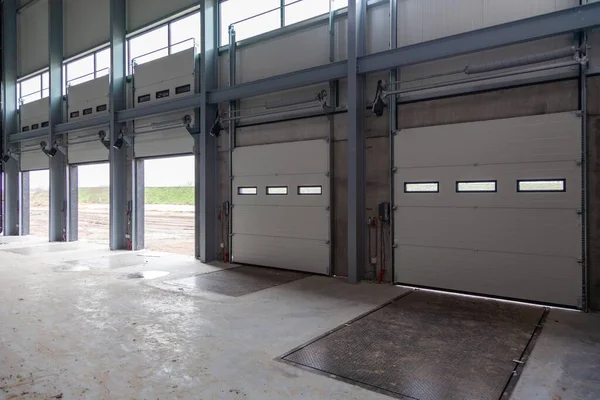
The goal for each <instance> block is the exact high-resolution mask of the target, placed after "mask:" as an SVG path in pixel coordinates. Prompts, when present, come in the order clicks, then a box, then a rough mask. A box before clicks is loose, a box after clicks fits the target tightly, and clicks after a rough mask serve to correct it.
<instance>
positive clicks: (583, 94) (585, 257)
mask: <svg viewBox="0 0 600 400" xmlns="http://www.w3.org/2000/svg"><path fill="white" fill-rule="evenodd" d="M587 3H588V1H587V0H580V1H579V4H580V5H585V4H587ZM587 45H588V35H587V32H585V31H583V32H580V33H579V46H580V49H581V50H580V56H581V58H583V59H585V58H587ZM587 68H588V64H587V62H585V63H582V64H581V66H580V68H579V109H580V110H581V187H582V193H581V203H582V207H581V208H582V213H581V228H582V243H581V244H582V246H581V247H582V257H581V266H582V271H581V273H582V294H581V300H582V301H581V308H582V309H583V310H584V311H586V312H587V311H589V299H588V296H589V291H588V289H589V287H588V285H589V275H588V274H589V265H588V263H589V249H588V235H589V227H588V215H589V208H588V204H589V191H588V187H589V176H588V168H589V161H588V157H589V155H588V109H587Z"/></svg>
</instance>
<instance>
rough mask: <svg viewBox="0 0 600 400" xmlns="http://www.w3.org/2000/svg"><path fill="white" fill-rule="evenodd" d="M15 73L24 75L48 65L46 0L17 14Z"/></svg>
mask: <svg viewBox="0 0 600 400" xmlns="http://www.w3.org/2000/svg"><path fill="white" fill-rule="evenodd" d="M17 42H18V54H17V71H18V72H17V73H18V75H19V76H24V75H27V74H30V73H32V72H35V71H37V70H40V69H42V68H45V67H47V66H48V0H41V1H38V2H36V3H34V4H32V5H31V6H29V7H27V8H25V9H23V10H21V12H20V13H19V14H18V15H17Z"/></svg>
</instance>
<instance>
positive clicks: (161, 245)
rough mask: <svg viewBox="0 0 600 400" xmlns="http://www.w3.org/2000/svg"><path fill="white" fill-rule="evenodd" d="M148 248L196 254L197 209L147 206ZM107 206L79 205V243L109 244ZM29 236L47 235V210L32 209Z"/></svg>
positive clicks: (191, 207)
mask: <svg viewBox="0 0 600 400" xmlns="http://www.w3.org/2000/svg"><path fill="white" fill-rule="evenodd" d="M145 211H146V216H145V217H146V218H145V227H146V231H145V241H146V248H147V249H149V250H154V251H165V252H169V253H177V254H185V255H191V256H193V255H194V206H179V205H162V204H161V205H146V206H145ZM108 215H109V208H108V204H81V205H80V206H79V240H82V241H88V242H93V243H101V244H106V245H108V236H109V223H108ZM30 233H31V234H32V235H35V236H41V237H46V236H48V207H47V206H43V205H35V206H33V205H32V206H31V220H30Z"/></svg>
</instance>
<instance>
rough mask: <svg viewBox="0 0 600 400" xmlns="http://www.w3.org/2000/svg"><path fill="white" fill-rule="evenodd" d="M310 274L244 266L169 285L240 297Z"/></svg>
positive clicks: (171, 282)
mask: <svg viewBox="0 0 600 400" xmlns="http://www.w3.org/2000/svg"><path fill="white" fill-rule="evenodd" d="M307 276H310V274H306V273H303V272H295V271H285V270H280V269H271V268H261V267H249V266H242V267H236V268H229V269H226V270H223V271H217V272H210V273H208V274H202V275H197V276H193V277H191V278H185V279H179V280H176V281H170V282H167V283H170V284H173V285H181V286H187V287H191V288H194V289H199V290H206V291H209V292H214V293H219V294H223V295H225V296H231V297H240V296H244V295H247V294H250V293H254V292H258V291H260V290H264V289H267V288H270V287H273V286H278V285H282V284H284V283H289V282H293V281H296V280H298V279H302V278H306V277H307Z"/></svg>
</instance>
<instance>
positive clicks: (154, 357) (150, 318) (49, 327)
mask: <svg viewBox="0 0 600 400" xmlns="http://www.w3.org/2000/svg"><path fill="white" fill-rule="evenodd" d="M0 243H7V244H0V250H2V249H7V248H11V247H27V246H32V245H41V244H44V242H43V241H41V240H37V239H23V238H0ZM51 246H61V244H52V245H51ZM121 254H122V253H121V252H112V253H111V252H109V251H108V250H105V249H104V248H103V246H96V245H90V244H82V245H81V246H79V247H77V248H75V249H73V248H70V249H69V250H67V251H64V252H51V253H47V254H44V255H39V256H38V255H35V256H25V255H20V254H15V253H10V252H6V251H0V276H1V277H2V287H1V289H0V399H49V398H53V397H55V396H57V397H56V398H60V395H62V398H64V399H233V400H236V399H257V400H266V399H357V400H358V399H361V400H371V399H389V397H387V396H384V395H381V394H377V393H374V392H371V391H368V390H365V389H362V388H359V387H356V386H352V385H349V384H346V383H344V382H341V381H338V380H334V379H330V378H328V377H325V376H321V375H317V374H313V373H311V372H308V371H304V370H302V369H299V368H295V367H293V366H290V365H287V364H284V363H281V362H278V361H276V360H275V358H276V357H277V356H280V355H282V354H283V353H285V352H287V351H289V350H291V349H292V348H294V347H296V346H298V345H300V344H302V343H305V342H307V341H308V340H310V339H312V338H314V337H316V336H318V335H321V334H323V333H325V332H327V331H328V330H330V329H333V328H335V327H336V326H338V325H340V324H342V323H344V322H346V321H348V320H351V319H353V318H355V317H357V316H358V315H360V314H362V313H365V312H367V311H369V310H372V309H373V308H375V307H377V306H379V305H381V304H382V303H384V302H386V301H388V300H391V299H392V298H394V297H396V296H398V295H400V294H402V293H404V291H405V289H402V288H398V287H392V286H388V285H376V284H370V283H363V284H360V285H354V286H353V285H348V284H346V283H345V282H343V281H341V280H338V279H333V278H326V277H316V276H313V277H309V278H306V279H301V280H297V281H294V282H291V283H288V284H284V285H280V286H276V287H272V288H269V289H266V290H263V291H260V292H256V293H253V294H249V295H245V296H242V297H238V298H233V297H226V296H222V295H218V294H214V293H209V292H199V291H196V292H195V291H193V290H190V289H188V288H184V287H179V286H177V285H173V284H172V283H169V282H171V281H174V280H177V279H180V278H184V277H188V276H191V275H194V274H199V273H204V272H209V271H214V270H219V269H222V268H223V267H224V266H219V265H205V264H202V263H200V262H198V261H196V260H194V259H193V258H191V257H186V256H178V255H167V254H165V253H151V252H141V253H134V254H138V256H139V257H140V259H141V260H142V261H141V262H140V264H139V265H129V266H125V267H121V268H102V267H101V265H102V263H101V262H98V261H99V260H100V261H102V258H106V257H109V256H110V257H115V256H116V257H119V256H120V255H121ZM128 254H129V256H128V257H131V253H128ZM75 260H90V265H95V266H97V267H95V268H92V269H91V270H85V271H79V272H61V271H65V270H67V269H66V268H64V267H65V266H66V265H72V264H71V262H72V261H75ZM129 264H131V263H129ZM141 271H165V272H169V275H167V276H163V277H161V278H157V279H154V280H140V279H128V276H129V274H132V273H135V272H141ZM553 321H558V322H553ZM599 332H600V319H599V316H598V315H590V314H587V315H586V314H581V313H575V312H565V311H556V310H554V311H552V312H551V313H550V315H549V318H548V323H547V326H546V327H545V328H544V330H543V331H542V334H541V336H540V338H539V340H538V342H537V344H536V346H535V348H534V351H533V353H532V355H531V357H530V359H529V361H528V363H527V365H526V367H525V370H524V372H523V376H522V378H521V379H520V381H519V383H518V385H517V388H516V389H515V392H514V394H513V398H514V399H537V398H540V399H542V398H543V399H552V400H559V399H560V400H566V399H587V398H589V399H592V398H593V399H597V398H600V370H599V368H600V367H599V366H600V336H599V335H600V333H599ZM594 394H595V395H594ZM586 396H587V397H586ZM590 396H593V397H590Z"/></svg>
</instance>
